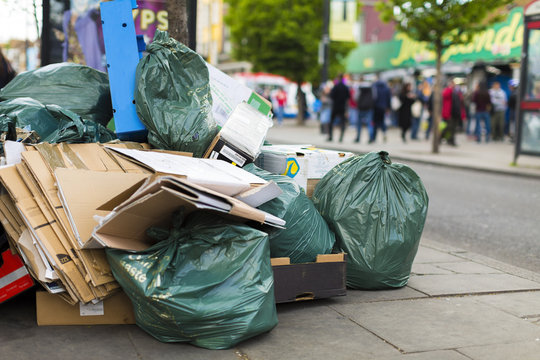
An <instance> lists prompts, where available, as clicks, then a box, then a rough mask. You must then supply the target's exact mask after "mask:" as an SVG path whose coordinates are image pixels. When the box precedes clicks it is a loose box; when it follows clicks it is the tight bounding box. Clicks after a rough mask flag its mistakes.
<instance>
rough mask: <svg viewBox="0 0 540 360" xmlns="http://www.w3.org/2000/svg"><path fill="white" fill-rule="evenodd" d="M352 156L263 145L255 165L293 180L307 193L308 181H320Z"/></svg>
mask: <svg viewBox="0 0 540 360" xmlns="http://www.w3.org/2000/svg"><path fill="white" fill-rule="evenodd" d="M352 156H354V154H353V153H351V152H344V151H334V150H327V149H319V148H315V147H313V146H311V145H265V146H263V147H262V150H261V154H260V155H259V157H258V158H257V159H256V160H255V164H256V165H257V166H259V167H261V168H263V169H265V170H267V171H270V172H271V173H274V174H281V175H286V176H288V177H290V178H292V179H294V180H295V181H296V183H297V184H298V185H300V187H302V188H303V189H304V190H305V191H306V193H307V192H308V181H309V180H314V179H321V178H322V177H324V175H326V173H327V172H328V171H330V170H331V169H332V168H333V167H334V166H336V165H338V164H340V163H341V162H343V161H345V160H347V159H349V158H350V157H352Z"/></svg>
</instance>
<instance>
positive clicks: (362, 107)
mask: <svg viewBox="0 0 540 360" xmlns="http://www.w3.org/2000/svg"><path fill="white" fill-rule="evenodd" d="M356 103H357V105H358V119H357V123H356V139H355V140H354V142H356V143H358V142H360V134H361V133H362V126H364V125H365V126H366V129H367V130H368V135H369V139H371V133H372V131H373V129H372V126H373V125H372V123H373V105H374V101H373V89H372V88H371V84H370V83H368V82H365V81H362V82H360V85H359V86H358V99H357V101H356Z"/></svg>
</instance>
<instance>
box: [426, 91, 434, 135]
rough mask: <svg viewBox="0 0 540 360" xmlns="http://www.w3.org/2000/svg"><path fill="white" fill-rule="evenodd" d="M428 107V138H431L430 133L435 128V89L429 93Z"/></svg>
mask: <svg viewBox="0 0 540 360" xmlns="http://www.w3.org/2000/svg"><path fill="white" fill-rule="evenodd" d="M426 109H427V112H428V117H427V123H428V125H427V129H426V140H429V135H430V134H431V129H432V128H433V91H432V92H431V93H430V94H429V97H428V99H427V103H426Z"/></svg>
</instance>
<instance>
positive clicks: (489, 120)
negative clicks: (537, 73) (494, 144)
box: [318, 75, 519, 146]
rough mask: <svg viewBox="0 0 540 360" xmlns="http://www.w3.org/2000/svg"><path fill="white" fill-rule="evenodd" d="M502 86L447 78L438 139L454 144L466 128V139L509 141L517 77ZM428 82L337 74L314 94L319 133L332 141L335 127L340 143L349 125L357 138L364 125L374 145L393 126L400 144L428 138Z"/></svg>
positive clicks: (430, 111) (430, 96)
mask: <svg viewBox="0 0 540 360" xmlns="http://www.w3.org/2000/svg"><path fill="white" fill-rule="evenodd" d="M506 85H507V90H506V91H505V90H503V88H502V87H501V83H500V82H499V81H496V80H495V81H492V83H491V86H490V87H489V88H488V85H487V82H486V81H480V82H478V83H477V84H476V85H475V86H474V88H472V89H470V90H469V89H468V88H467V86H466V85H465V84H463V83H461V82H457V81H456V80H455V79H454V78H448V79H447V80H446V82H445V84H444V87H443V90H442V107H441V123H440V124H439V128H438V131H439V134H440V142H441V143H444V144H448V145H449V146H456V145H457V144H456V140H455V134H456V133H457V132H465V133H466V134H467V137H468V139H470V140H471V141H477V142H478V143H480V142H481V141H485V142H489V141H503V140H505V139H508V140H510V141H513V139H514V133H515V123H516V119H515V114H516V112H515V109H516V105H517V100H516V98H517V92H518V91H517V90H518V86H519V82H518V81H517V80H513V79H512V80H510V81H508V84H506ZM433 97H434V95H433V80H432V79H421V80H415V81H410V82H403V81H399V82H392V81H385V80H382V79H381V78H380V77H379V76H377V77H376V78H375V79H373V80H372V81H367V80H366V79H364V78H360V79H357V80H351V79H350V78H346V77H345V76H343V75H340V76H339V77H338V78H336V79H335V80H334V81H329V82H327V83H325V84H323V85H322V86H321V88H320V89H319V92H318V99H319V101H320V105H321V106H320V108H319V111H318V118H319V120H320V124H321V133H323V134H326V135H327V141H333V140H334V136H333V135H334V128H335V127H336V126H337V127H338V129H339V131H340V133H339V141H340V142H342V141H343V137H344V133H345V131H347V128H348V127H352V128H353V130H351V131H355V132H356V136H355V137H354V139H355V140H354V141H355V142H357V143H358V142H360V140H361V134H362V131H363V129H364V128H365V131H367V133H368V137H367V139H368V140H367V141H368V142H369V143H373V142H375V141H376V140H377V137H378V135H379V134H382V139H383V141H386V131H387V129H388V127H398V128H399V129H400V131H401V139H402V141H403V142H405V143H406V142H407V141H409V140H412V141H415V140H421V139H425V140H428V139H429V138H430V136H431V134H432V133H433V111H434V100H433Z"/></svg>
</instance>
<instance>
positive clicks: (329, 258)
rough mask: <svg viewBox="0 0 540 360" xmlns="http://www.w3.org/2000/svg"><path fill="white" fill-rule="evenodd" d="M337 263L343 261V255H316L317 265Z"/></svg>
mask: <svg viewBox="0 0 540 360" xmlns="http://www.w3.org/2000/svg"><path fill="white" fill-rule="evenodd" d="M338 261H345V253H339V254H324V255H322V254H321V255H317V260H316V262H318V263H326V262H338Z"/></svg>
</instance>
